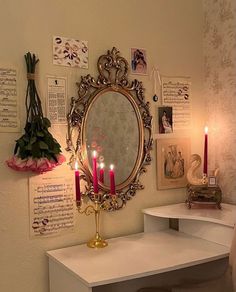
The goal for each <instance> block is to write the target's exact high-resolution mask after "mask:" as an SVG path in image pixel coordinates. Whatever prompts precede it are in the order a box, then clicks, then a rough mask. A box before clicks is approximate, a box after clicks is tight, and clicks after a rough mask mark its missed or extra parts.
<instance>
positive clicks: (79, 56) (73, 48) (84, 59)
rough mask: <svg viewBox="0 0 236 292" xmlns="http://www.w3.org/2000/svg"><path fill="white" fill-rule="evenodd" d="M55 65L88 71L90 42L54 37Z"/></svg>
mask: <svg viewBox="0 0 236 292" xmlns="http://www.w3.org/2000/svg"><path fill="white" fill-rule="evenodd" d="M53 64H54V65H62V66H69V67H79V68H84V69H88V41H81V40H76V39H71V38H65V37H60V36H54V37H53Z"/></svg>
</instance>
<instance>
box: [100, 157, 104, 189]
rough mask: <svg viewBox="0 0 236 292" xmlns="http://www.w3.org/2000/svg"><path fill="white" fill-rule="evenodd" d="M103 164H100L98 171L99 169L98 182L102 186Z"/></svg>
mask: <svg viewBox="0 0 236 292" xmlns="http://www.w3.org/2000/svg"><path fill="white" fill-rule="evenodd" d="M104 166H105V165H104V163H103V162H101V163H100V169H99V180H100V182H101V183H102V184H104Z"/></svg>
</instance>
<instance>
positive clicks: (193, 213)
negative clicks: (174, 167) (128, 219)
mask: <svg viewBox="0 0 236 292" xmlns="http://www.w3.org/2000/svg"><path fill="white" fill-rule="evenodd" d="M221 206H222V209H221V210H219V209H207V208H205V209H203V208H199V209H194V208H192V209H188V207H187V206H186V204H184V203H181V204H174V205H168V206H160V207H154V208H149V209H144V210H143V213H144V214H147V215H152V216H157V217H163V218H179V219H194V220H202V221H208V222H213V223H218V224H222V225H226V226H231V227H233V226H234V224H235V223H236V205H231V204H221Z"/></svg>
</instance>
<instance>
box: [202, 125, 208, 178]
mask: <svg viewBox="0 0 236 292" xmlns="http://www.w3.org/2000/svg"><path fill="white" fill-rule="evenodd" d="M207 166H208V127H205V139H204V161H203V174H206V175H207Z"/></svg>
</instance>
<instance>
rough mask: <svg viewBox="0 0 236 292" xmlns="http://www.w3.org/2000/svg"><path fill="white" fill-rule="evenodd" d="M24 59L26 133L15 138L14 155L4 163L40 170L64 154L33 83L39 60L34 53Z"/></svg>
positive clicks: (56, 163)
mask: <svg viewBox="0 0 236 292" xmlns="http://www.w3.org/2000/svg"><path fill="white" fill-rule="evenodd" d="M25 61H26V66H27V79H28V86H27V90H26V100H25V106H26V114H27V116H26V124H25V128H24V130H25V133H24V135H22V136H21V137H20V138H19V139H18V140H16V146H15V150H14V156H13V157H12V158H11V159H9V160H7V161H6V163H7V165H8V166H9V167H11V168H13V169H15V170H18V171H34V172H39V173H42V172H46V171H49V170H52V169H53V168H54V167H55V166H57V165H60V164H62V163H63V162H64V161H65V157H64V156H63V155H62V154H61V146H60V144H59V143H58V142H57V140H56V139H54V138H53V136H52V134H50V133H49V131H48V128H49V127H50V126H51V123H50V121H49V120H48V119H47V118H45V117H44V116H43V111H42V105H41V100H40V98H39V95H38V92H37V89H36V86H35V68H36V64H37V63H38V61H39V60H38V59H36V57H35V55H34V54H33V55H31V53H27V54H26V55H25Z"/></svg>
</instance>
